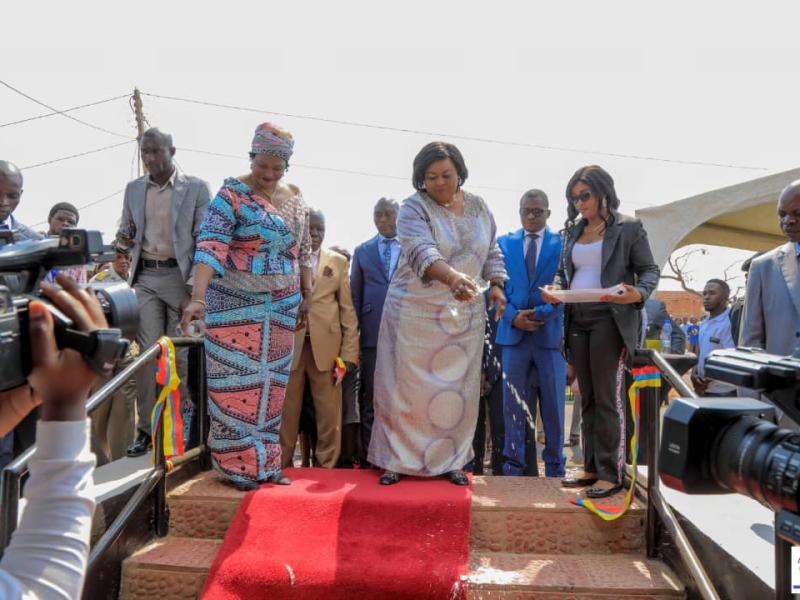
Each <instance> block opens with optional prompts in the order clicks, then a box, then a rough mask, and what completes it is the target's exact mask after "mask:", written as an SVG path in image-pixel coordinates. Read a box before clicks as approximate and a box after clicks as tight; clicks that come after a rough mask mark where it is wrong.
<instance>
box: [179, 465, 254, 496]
mask: <svg viewBox="0 0 800 600" xmlns="http://www.w3.org/2000/svg"><path fill="white" fill-rule="evenodd" d="M246 493H247V492H243V491H241V490H237V489H236V488H235V487H233V486H232V485H230V484H229V483H226V482H225V480H224V479H223V478H222V476H221V475H219V474H218V473H216V472H215V471H205V472H203V473H201V474H199V475H198V476H197V477H194V478H192V479H190V480H189V481H186V482H184V483H182V484H180V485H179V486H177V487H175V489H173V490H172V491H171V492H170V494H169V498H170V500H219V501H227V502H235V503H236V504H239V503H240V502H241V501H242V499H243V498H244V496H245V494H246Z"/></svg>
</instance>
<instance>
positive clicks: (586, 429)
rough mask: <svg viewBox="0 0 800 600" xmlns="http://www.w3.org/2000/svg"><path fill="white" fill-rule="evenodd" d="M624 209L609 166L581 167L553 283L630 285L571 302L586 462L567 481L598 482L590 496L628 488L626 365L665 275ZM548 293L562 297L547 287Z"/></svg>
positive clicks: (569, 339) (571, 344)
mask: <svg viewBox="0 0 800 600" xmlns="http://www.w3.org/2000/svg"><path fill="white" fill-rule="evenodd" d="M618 208H619V198H617V193H616V191H615V189H614V180H613V179H612V178H611V176H610V175H609V174H608V173H607V172H606V171H604V170H603V169H602V168H600V167H598V166H595V165H591V166H588V167H582V168H581V169H578V171H577V172H576V173H575V174H574V175H573V176H572V179H570V181H569V184H568V185H567V214H568V219H567V223H566V225H565V233H564V240H565V242H564V250H563V253H562V255H561V264H560V267H559V270H558V273H557V274H556V278H555V281H554V283H553V286H552V287H553V288H554V289H572V290H577V289H598V288H608V287H611V286H615V285H617V284H622V285H623V286H624V288H625V291H624V293H623V294H621V295H614V296H610V297H607V298H603V299H602V300H603V302H593V303H583V304H569V305H567V307H566V308H567V310H566V311H565V324H564V328H565V342H566V344H565V345H566V351H567V358H568V361H569V363H570V364H571V365H573V366H574V368H575V371H576V373H577V377H578V385H579V387H580V390H581V400H582V411H581V416H582V419H583V425H582V433H583V444H584V448H583V455H584V468H583V471H582V472H578V473H576V474H575V475H572V476H569V477H567V478H565V479H563V480H562V484H563V485H564V486H566V487H581V486H587V485H593V487H591V488H589V489H588V490H586V495H587V496H588V497H590V498H604V497H606V496H610V495H612V494H614V493H616V492H617V491H619V490H620V489H621V487H622V472H623V466H624V464H625V397H626V390H625V369H626V368H627V367H628V364H629V362H630V356H631V354H632V353H633V351H634V350H635V348H636V341H637V328H638V325H637V324H638V314H637V311H638V310H639V309H641V308H642V306H644V302H645V300H647V298H648V297H649V296H650V294H651V292H652V291H653V290H654V289H655V288H656V286H657V285H658V278H659V268H658V266H657V265H656V264H655V263H654V262H653V254H652V252H651V250H650V244H649V242H648V241H647V233H646V232H645V230H644V227H643V226H642V223H641V221H639V220H638V219H634V218H632V217H628V216H625V215H622V214H620V213H619V212H617V209H618ZM578 217H580V218H578ZM542 296H543V298H544V299H545V300H546V301H548V302H553V303H557V302H558V300H557V299H556V298H554V297H553V296H552V295H549V294H547V293H546V292H545V293H544V294H542Z"/></svg>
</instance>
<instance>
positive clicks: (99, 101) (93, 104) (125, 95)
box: [0, 94, 128, 129]
mask: <svg viewBox="0 0 800 600" xmlns="http://www.w3.org/2000/svg"><path fill="white" fill-rule="evenodd" d="M127 97H128V94H123V95H121V96H114V97H113V98H106V99H105V100H98V101H97V102H89V103H88V104H79V105H78V106H73V107H71V108H65V109H64V110H57V111H55V112H49V113H44V114H42V115H36V116H33V117H28V118H27V119H20V120H19V121H9V122H8V123H0V129H2V128H3V127H11V126H12V125H20V124H22V123H29V122H30V121H36V120H37V119H46V118H47V117H52V116H53V115H61V114H64V113H68V112H72V111H75V110H80V109H82V108H89V107H90V106H99V105H100V104H106V103H107V102H113V101H115V100H122V99H123V98H127Z"/></svg>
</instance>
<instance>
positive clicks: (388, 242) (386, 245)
mask: <svg viewBox="0 0 800 600" xmlns="http://www.w3.org/2000/svg"><path fill="white" fill-rule="evenodd" d="M396 241H397V240H396V239H394V238H386V239H385V240H383V270H384V271H385V272H386V279H391V278H392V244H393V243H394V242H396Z"/></svg>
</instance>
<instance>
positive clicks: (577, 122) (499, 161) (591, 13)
mask: <svg viewBox="0 0 800 600" xmlns="http://www.w3.org/2000/svg"><path fill="white" fill-rule="evenodd" d="M799 16H800V7H799V6H798V4H797V3H793V2H781V3H775V2H759V3H739V2H730V1H729V2H702V3H700V2H669V3H659V5H658V6H654V5H653V3H647V2H641V1H638V2H613V3H612V2H560V3H554V2H547V3H544V2H541V3H536V2H530V1H529V2H495V3H487V2H480V3H478V2H464V1H460V2H434V1H428V2H418V1H404V2H396V3H391V5H390V4H389V3H384V2H347V1H338V2H301V1H294V2H260V3H252V2H239V1H232V0H229V1H227V2H222V3H213V4H212V3H207V2H163V1H162V2H151V1H138V2H135V3H116V2H94V1H92V2H80V3H66V2H30V1H25V2H21V1H15V0H7V1H6V2H4V6H3V22H4V27H3V32H2V34H0V47H2V50H3V54H4V58H5V60H4V61H3V65H2V67H1V68H0V79H2V80H4V81H6V82H8V83H9V84H11V85H13V86H15V87H17V88H19V89H20V90H22V91H24V92H26V93H28V94H29V95H31V96H33V97H34V98H37V99H39V100H41V101H43V102H45V103H47V104H50V105H53V106H55V107H57V108H59V109H64V108H68V107H71V106H76V105H80V104H84V103H89V102H94V101H97V100H103V99H106V98H110V97H114V96H118V95H123V94H130V93H131V92H132V90H133V88H134V86H136V87H139V89H141V90H142V91H143V92H146V93H151V94H159V95H166V96H177V97H182V98H188V99H194V100H201V101H206V102H215V103H221V104H229V105H237V106H240V107H245V108H254V109H260V110H264V111H273V112H277V113H285V114H284V115H283V116H281V115H269V114H256V113H254V112H245V111H234V110H227V109H221V108H212V107H205V106H199V105H193V104H188V103H183V102H175V101H170V100H164V99H158V98H153V97H151V96H144V111H145V114H146V116H147V118H148V120H149V122H150V123H151V124H152V125H156V126H159V127H161V128H162V129H163V130H165V131H169V132H171V133H172V134H173V135H174V138H175V141H176V145H177V146H178V148H179V150H178V154H177V159H178V162H179V164H180V167H181V168H182V169H183V170H184V171H185V172H186V173H189V174H192V175H197V176H200V177H202V178H204V179H205V180H207V181H208V182H209V184H210V185H211V188H212V190H216V189H217V188H218V187H219V185H220V183H221V182H222V180H223V178H224V177H226V176H229V175H241V174H243V173H245V172H246V171H247V169H248V161H247V151H248V149H249V143H250V139H251V136H252V132H253V129H254V128H255V126H256V125H257V124H258V123H259V122H261V121H264V120H270V121H273V122H275V123H277V124H279V125H281V126H283V127H285V128H287V129H289V130H290V131H291V132H292V133H293V134H294V136H295V140H296V143H295V155H294V157H293V160H292V166H291V169H290V171H289V173H288V175H287V180H288V181H290V182H292V183H296V184H297V185H299V186H300V188H301V189H302V190H303V192H304V195H305V198H306V201H307V202H308V203H309V204H311V205H314V206H317V207H320V208H321V209H322V210H323V211H324V212H325V213H326V215H327V237H326V241H325V243H326V244H341V245H344V246H348V247H350V248H352V247H353V246H355V245H356V244H357V243H359V242H361V241H363V240H366V239H368V238H369V237H371V236H372V235H373V234H374V227H373V224H372V216H371V214H372V206H373V204H374V202H375V201H376V200H377V199H378V198H379V197H381V196H390V197H394V198H397V199H398V200H401V199H403V198H405V197H407V196H408V195H409V194H410V193H411V191H412V188H411V184H410V174H411V162H412V160H413V157H414V155H415V153H416V152H417V151H418V150H419V149H420V148H421V147H422V146H423V145H424V144H425V143H427V142H429V141H431V140H434V139H445V140H450V141H453V142H454V143H456V144H457V145H458V146H459V147H460V148H461V150H462V152H463V154H464V156H465V158H466V161H467V166H468V168H469V171H470V177H469V180H468V182H467V185H466V187H467V188H468V189H471V190H472V191H474V192H476V193H479V194H481V195H482V196H483V197H484V198H485V199H486V201H487V202H488V203H489V206H490V207H491V208H492V210H493V211H494V213H495V218H496V220H497V223H498V227H499V229H500V231H501V232H505V231H509V230H511V229H516V228H517V227H518V226H519V224H518V220H517V213H516V210H517V202H518V199H519V196H520V194H521V192H522V191H524V190H525V189H528V188H531V187H537V188H541V189H544V190H545V191H546V192H547V193H548V194H549V195H550V199H551V205H552V208H553V221H554V222H553V225H555V226H558V227H560V225H561V223H562V222H563V220H564V217H565V210H564V204H565V198H564V186H565V185H566V182H567V180H568V179H569V177H570V176H571V174H572V173H573V172H574V171H575V170H576V169H577V168H578V167H580V166H582V165H585V164H590V163H597V164H600V165H602V166H603V167H605V168H606V169H607V170H608V171H609V172H610V173H611V174H612V175H613V176H614V178H615V180H616V183H617V190H618V193H619V196H620V198H621V200H622V207H621V208H622V211H623V212H627V213H630V214H632V213H633V211H634V210H635V209H636V208H641V207H645V206H651V205H656V204H661V203H665V202H670V201H673V200H677V199H680V198H683V197H686V196H690V195H693V194H696V193H700V192H703V191H706V190H709V189H713V188H717V187H721V186H724V185H730V184H734V183H738V182H741V181H746V180H748V179H752V178H754V177H760V176H763V175H766V174H769V173H772V172H777V171H783V170H786V169H789V168H794V167H797V166H798V164H797V155H798V149H797V142H796V138H795V137H794V135H793V134H794V132H795V129H796V127H797V126H796V123H797V114H798V98H800V77H798V69H797V59H798V56H800V48H799V47H800V37H799V36H798V35H797V27H798V17H799ZM0 103H2V104H0V106H2V111H0V124H3V123H8V122H11V121H15V120H18V119H24V118H27V117H31V116H35V115H38V114H43V113H46V112H48V111H47V110H46V109H43V108H41V107H39V106H37V105H35V104H34V103H32V102H31V101H29V100H26V99H24V98H22V97H20V96H18V95H17V94H15V93H13V92H12V91H10V90H8V89H6V88H4V87H2V86H0ZM70 114H71V115H73V116H75V117H76V118H79V119H82V120H85V121H87V122H89V123H91V124H94V125H97V126H99V127H102V128H104V129H108V130H111V131H114V132H117V133H120V134H123V135H128V136H131V137H133V135H134V134H135V123H134V120H133V114H132V111H131V109H130V107H129V105H128V100H127V99H119V100H116V101H114V102H109V103H106V104H103V105H100V106H96V107H91V108H86V109H82V110H78V111H75V112H72V113H70ZM288 114H291V115H296V116H287V115H288ZM298 116H306V117H315V118H322V119H329V120H335V121H348V122H359V123H364V124H371V125H379V126H388V127H391V128H400V129H408V130H415V131H427V132H431V133H433V134H436V135H430V134H424V133H403V132H398V131H393V130H387V129H380V128H368V127H356V126H347V125H342V124H336V123H330V122H323V121H320V120H317V119H309V118H298ZM456 136H467V137H471V138H482V139H490V140H495V141H500V142H514V143H519V144H523V145H514V144H507V143H488V142H483V141H474V140H463V139H458V138H457V137H456ZM119 142H124V139H123V138H121V137H117V136H114V135H111V134H109V133H105V132H101V131H97V130H94V129H91V128H89V127H87V126H85V125H81V124H79V123H76V122H73V121H71V120H68V119H66V118H64V117H63V116H53V117H49V118H45V119H39V120H35V121H31V122H28V123H24V124H20V125H15V126H9V127H0V158H3V159H8V160H11V161H13V162H15V163H17V164H18V165H19V166H20V167H26V166H30V165H34V164H37V163H40V162H44V161H48V160H52V159H56V158H59V157H63V156H67V155H71V154H76V153H80V152H84V151H88V150H94V149H98V148H102V147H105V146H109V145H112V144H117V143H119ZM530 145H534V146H540V147H538V148H537V147H530ZM541 146H544V147H551V148H554V147H557V148H562V149H578V150H585V151H583V152H579V151H565V150H555V149H546V148H542V147H541ZM189 149H195V150H202V151H208V152H217V153H222V154H231V155H236V156H239V157H240V158H223V157H213V156H208V155H204V154H199V153H195V152H189V151H188V150H189ZM607 154H615V155H636V156H647V157H653V158H663V159H670V160H673V161H691V162H707V163H721V164H729V165H739V166H740V167H745V166H746V167H759V168H762V169H763V170H754V169H745V168H723V167H717V166H707V165H696V164H681V163H680V162H664V161H660V160H637V159H634V158H625V157H621V156H608V155H607ZM135 168H136V163H135V147H134V144H132V143H131V144H128V145H125V146H122V147H119V148H116V149H110V150H106V151H103V152H99V153H95V154H91V155H87V156H84V157H81V158H75V159H72V160H66V161H63V162H59V163H56V164H51V165H45V166H41V167H37V168H31V169H25V194H24V196H23V200H22V203H21V205H20V208H19V209H18V211H17V216H18V218H19V219H20V220H22V221H23V222H25V223H27V224H35V223H39V222H41V221H43V220H44V219H45V218H46V216H47V211H48V209H49V207H50V206H51V205H52V204H53V203H55V202H57V201H62V200H66V201H69V202H72V203H74V204H76V205H78V206H79V207H81V206H84V205H87V204H90V203H92V202H95V201H97V200H99V199H100V198H103V197H105V196H108V195H110V194H113V193H114V192H116V191H118V190H121V189H123V188H124V186H125V183H126V182H127V181H128V180H129V179H131V178H132V177H135V176H136V171H135ZM330 169H333V171H331V170H330ZM341 171H350V172H351V173H346V172H341ZM121 205H122V196H121V194H120V195H117V196H114V197H112V198H110V199H108V200H105V201H103V202H99V203H97V204H95V205H93V206H91V207H89V208H86V209H85V210H83V211H82V214H81V217H82V218H81V225H82V226H85V227H87V228H96V229H100V230H102V231H103V232H104V233H105V234H106V236H107V237H110V236H111V235H113V232H114V230H115V229H116V221H117V219H118V217H119V214H120V211H121ZM747 255H749V253H746V252H744V253H742V252H733V251H730V250H727V251H721V250H714V249H712V251H711V252H710V254H709V255H708V256H707V257H705V258H703V259H699V260H697V261H696V262H695V263H694V267H695V269H696V275H697V277H698V279H699V280H700V282H702V281H703V280H704V279H705V278H706V277H711V276H719V274H720V271H721V267H722V266H724V265H727V264H728V263H730V262H732V261H734V260H736V259H738V258H742V257H745V256H747ZM698 285H701V283H698ZM664 287H665V288H667V289H670V288H671V287H672V286H670V285H669V284H668V283H665V285H664Z"/></svg>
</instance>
